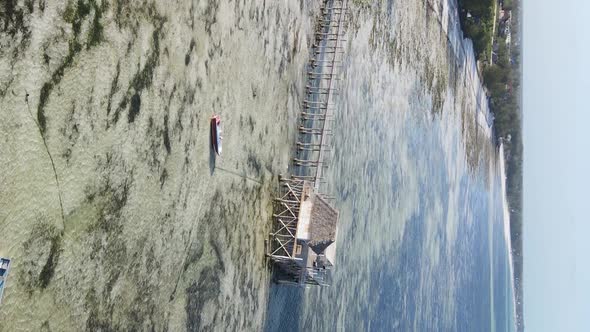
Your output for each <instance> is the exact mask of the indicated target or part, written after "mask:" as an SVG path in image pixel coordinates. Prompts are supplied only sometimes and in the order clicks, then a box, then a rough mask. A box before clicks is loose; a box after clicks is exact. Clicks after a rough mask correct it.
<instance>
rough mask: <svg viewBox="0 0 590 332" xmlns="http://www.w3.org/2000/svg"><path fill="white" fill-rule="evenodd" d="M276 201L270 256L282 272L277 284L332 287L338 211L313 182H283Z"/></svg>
mask: <svg viewBox="0 0 590 332" xmlns="http://www.w3.org/2000/svg"><path fill="white" fill-rule="evenodd" d="M279 182H280V197H279V198H277V199H275V204H276V205H275V213H274V215H273V218H274V220H275V229H274V230H273V232H272V233H271V234H270V236H271V242H270V244H271V245H270V248H269V252H268V254H267V255H268V256H269V257H270V259H271V260H272V261H273V262H274V263H275V266H276V267H278V269H277V270H276V271H275V281H276V282H278V283H282V284H291V285H299V286H304V285H319V286H328V285H329V284H330V280H331V272H332V268H333V267H334V263H335V258H336V236H337V234H338V211H336V210H335V209H334V208H333V207H332V206H331V205H330V204H329V203H328V201H327V199H326V198H324V197H322V195H321V194H319V193H316V192H315V191H314V187H313V184H312V183H311V182H310V181H307V180H304V179H299V178H289V179H284V178H280V180H279Z"/></svg>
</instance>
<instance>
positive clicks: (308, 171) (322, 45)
mask: <svg viewBox="0 0 590 332" xmlns="http://www.w3.org/2000/svg"><path fill="white" fill-rule="evenodd" d="M347 6H348V0H328V1H325V2H324V3H323V4H322V5H321V8H320V10H321V14H320V19H319V21H318V24H317V27H316V31H315V33H314V43H313V46H312V50H311V59H310V61H309V65H308V72H307V84H306V86H305V100H304V101H303V103H302V105H301V106H302V111H301V114H300V117H299V127H298V135H297V144H296V147H295V149H296V151H295V155H296V156H295V158H293V166H294V172H293V177H294V178H296V179H302V180H307V181H310V182H313V185H314V190H315V192H317V193H320V194H323V195H324V196H326V197H327V198H330V196H329V195H326V194H327V191H328V190H327V182H326V181H325V179H324V173H325V170H326V168H327V167H328V166H329V165H330V161H331V149H330V146H331V144H332V137H333V126H332V125H333V122H334V112H335V96H337V94H338V88H337V83H338V81H339V75H340V70H341V68H342V61H343V56H342V55H343V52H344V46H345V45H344V44H345V43H344V42H345V39H344V33H345V24H346V12H347Z"/></svg>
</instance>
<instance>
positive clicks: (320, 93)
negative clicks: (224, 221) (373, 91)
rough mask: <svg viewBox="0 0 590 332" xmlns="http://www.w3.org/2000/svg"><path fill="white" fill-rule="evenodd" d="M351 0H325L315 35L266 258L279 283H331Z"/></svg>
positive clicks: (321, 284) (323, 284)
mask: <svg viewBox="0 0 590 332" xmlns="http://www.w3.org/2000/svg"><path fill="white" fill-rule="evenodd" d="M347 4H348V0H327V1H324V2H323V3H322V5H321V7H320V11H321V15H320V19H319V20H318V22H317V26H316V30H315V33H314V43H313V46H312V49H311V52H310V54H311V59H310V60H309V65H308V70H307V83H306V86H305V91H304V95H305V99H304V100H303V102H302V105H301V109H302V111H301V114H300V117H299V122H298V127H297V131H298V133H297V142H296V144H295V153H294V158H293V160H292V162H293V163H292V168H291V173H292V175H291V176H290V177H283V176H281V177H279V182H280V186H279V196H278V197H277V198H276V199H275V208H274V213H273V228H272V232H271V234H270V239H269V242H268V245H267V256H268V257H269V258H270V259H271V261H272V262H273V263H274V265H275V266H276V267H278V269H275V278H274V279H275V281H276V282H278V283H283V284H289V285H299V286H303V285H319V286H327V285H329V283H330V273H331V270H332V268H333V267H334V263H335V255H336V236H337V233H338V227H337V226H338V211H337V210H336V209H334V207H333V206H332V205H331V203H330V202H331V201H333V196H331V195H329V194H328V182H327V181H326V179H325V176H324V174H325V171H326V169H327V168H328V167H329V166H330V161H331V160H330V156H331V148H330V147H331V145H332V137H333V136H332V135H333V127H332V124H333V121H334V112H335V104H336V101H335V98H336V96H337V95H338V89H337V85H338V81H339V80H340V78H339V75H340V71H341V67H342V62H343V52H344V46H345V42H346V41H345V39H344V33H345V24H346V12H347Z"/></svg>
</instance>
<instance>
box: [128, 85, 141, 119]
mask: <svg viewBox="0 0 590 332" xmlns="http://www.w3.org/2000/svg"><path fill="white" fill-rule="evenodd" d="M140 107H141V97H140V96H139V93H137V92H136V93H135V94H134V95H133V97H131V107H130V108H129V115H128V117H127V120H128V121H129V123H131V122H133V121H135V117H136V116H137V114H139V109H140Z"/></svg>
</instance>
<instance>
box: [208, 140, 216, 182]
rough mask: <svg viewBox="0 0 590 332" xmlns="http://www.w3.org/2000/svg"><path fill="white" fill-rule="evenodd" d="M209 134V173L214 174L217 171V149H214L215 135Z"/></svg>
mask: <svg viewBox="0 0 590 332" xmlns="http://www.w3.org/2000/svg"><path fill="white" fill-rule="evenodd" d="M211 136H212V135H209V174H210V175H213V172H215V159H216V157H217V155H216V154H215V149H213V137H211Z"/></svg>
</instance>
